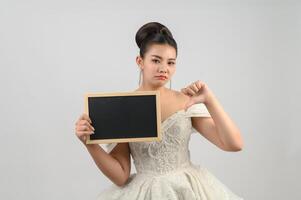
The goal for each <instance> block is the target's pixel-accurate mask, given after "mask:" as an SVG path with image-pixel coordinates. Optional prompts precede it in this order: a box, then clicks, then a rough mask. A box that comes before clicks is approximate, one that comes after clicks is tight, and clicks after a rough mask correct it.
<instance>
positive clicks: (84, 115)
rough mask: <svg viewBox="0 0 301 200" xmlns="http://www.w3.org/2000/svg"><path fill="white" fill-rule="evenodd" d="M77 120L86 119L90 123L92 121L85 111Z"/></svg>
mask: <svg viewBox="0 0 301 200" xmlns="http://www.w3.org/2000/svg"><path fill="white" fill-rule="evenodd" d="M79 120H88V121H89V122H90V123H91V124H92V121H91V119H90V117H89V116H88V115H87V114H86V113H83V114H82V115H81V116H80V118H79Z"/></svg>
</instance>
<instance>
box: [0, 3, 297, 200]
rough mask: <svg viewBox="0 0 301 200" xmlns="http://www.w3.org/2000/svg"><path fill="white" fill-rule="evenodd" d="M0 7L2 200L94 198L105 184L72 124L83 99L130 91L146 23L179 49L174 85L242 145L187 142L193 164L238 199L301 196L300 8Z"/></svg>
mask: <svg viewBox="0 0 301 200" xmlns="http://www.w3.org/2000/svg"><path fill="white" fill-rule="evenodd" d="M0 2H1V3H0V76H1V77H0V78H1V79H0V90H1V104H0V105H1V107H0V109H1V132H0V133H1V143H0V155H1V160H0V167H1V168H0V177H1V178H0V186H1V189H0V191H1V192H0V194H1V196H0V198H1V199H7V200H8V199H30V200H32V199H47V200H48V199H95V197H96V195H97V194H98V193H99V192H101V191H102V190H103V189H105V188H106V187H107V186H109V185H110V184H111V182H110V181H109V179H107V178H106V177H105V176H104V175H103V174H102V173H101V172H100V171H99V170H98V168H97V167H96V165H95V164H94V162H93V160H92V158H91V157H90V156H89V154H88V152H87V151H86V149H85V147H84V146H83V145H82V144H81V143H80V141H79V140H78V139H77V137H76V136H75V133H74V124H75V122H76V120H77V119H78V117H79V116H80V115H81V114H82V112H83V110H84V101H83V100H84V96H83V95H84V93H86V92H119V91H132V90H134V89H136V88H137V87H138V75H139V74H138V72H139V71H138V67H137V65H136V63H135V57H136V55H137V54H138V48H137V47H136V44H135V41H134V36H135V33H136V31H137V30H138V28H139V27H140V26H142V25H143V24H144V23H146V22H149V21H158V22H161V23H163V24H165V25H166V26H167V27H168V28H169V29H170V30H171V31H172V33H173V34H174V37H175V39H176V41H177V42H178V46H179V56H178V62H177V70H176V73H175V75H174V77H173V80H172V81H173V82H172V86H173V89H175V90H180V89H181V88H182V87H184V86H186V85H188V84H190V83H192V82H193V81H195V80H202V81H204V82H206V83H207V84H208V86H209V87H210V88H211V90H212V91H213V92H214V94H215V95H216V96H217V98H218V100H219V101H220V103H221V104H222V106H223V107H224V109H225V111H226V112H227V113H228V114H229V115H230V117H231V118H232V119H233V120H234V121H235V122H236V124H237V126H238V127H239V128H240V130H241V133H242V136H243V139H244V143H245V146H244V149H243V150H242V151H240V152H235V153H233V152H225V151H222V150H220V149H218V148H217V147H216V146H214V145H213V144H211V143H209V142H208V141H207V140H206V139H204V138H203V137H202V136H201V135H198V134H194V135H193V136H192V139H191V143H190V147H191V154H192V161H193V162H194V163H197V164H202V165H203V166H206V167H207V168H208V169H209V170H210V171H211V172H212V173H213V174H214V175H215V176H216V177H218V179H220V180H221V181H222V182H223V183H224V184H225V185H227V186H228V187H229V188H230V189H231V190H232V191H233V192H235V193H236V194H238V195H240V196H242V197H244V198H245V199H256V200H259V199H265V200H266V199H273V200H278V199H279V200H280V199H300V198H301V194H300V188H299V187H298V184H300V183H299V182H300V181H299V180H300V178H301V177H300V171H299V170H298V168H300V163H301V162H300V160H301V159H300V153H301V147H300V141H299V140H300V139H301V137H300V130H301V129H300V122H298V120H299V119H300V117H299V114H300V110H301V109H300V103H299V102H300V87H298V85H299V86H300V81H299V80H298V79H297V78H298V76H299V74H300V70H297V67H298V66H299V67H300V64H301V61H300V52H301V51H300V50H301V49H300V47H301V42H300V41H301V40H300V39H301V37H300V35H301V28H300V25H301V24H300V22H301V14H300V13H301V12H300V10H301V6H300V2H298V1H238V0H237V1H185V3H180V1H179V2H176V1H173V2H169V3H167V2H164V1H155V0H153V1H123V2H121V1H120V2H117V1H110V3H108V2H109V1H107V2H101V1H87V0H85V1H84V0H80V1H79V0H72V1H71V0H69V1H68V0H54V1H38V0H36V1H20V0H19V1H14V0H11V1H3V0H1V1H0ZM166 86H167V87H169V84H167V85H166ZM132 170H133V171H132V173H133V172H135V168H134V167H132Z"/></svg>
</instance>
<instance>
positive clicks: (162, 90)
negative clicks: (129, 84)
mask: <svg viewBox="0 0 301 200" xmlns="http://www.w3.org/2000/svg"><path fill="white" fill-rule="evenodd" d="M153 90H156V91H159V92H160V94H162V95H163V94H166V92H167V90H168V89H167V88H166V87H164V86H160V87H154V86H150V85H144V84H142V85H141V86H140V87H139V88H138V89H137V90H136V91H153Z"/></svg>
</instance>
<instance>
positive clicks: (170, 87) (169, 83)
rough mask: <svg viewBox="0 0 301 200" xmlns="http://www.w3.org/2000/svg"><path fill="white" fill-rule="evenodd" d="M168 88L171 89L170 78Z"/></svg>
mask: <svg viewBox="0 0 301 200" xmlns="http://www.w3.org/2000/svg"><path fill="white" fill-rule="evenodd" d="M169 89H171V79H170V81H169Z"/></svg>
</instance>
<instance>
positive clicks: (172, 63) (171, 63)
mask: <svg viewBox="0 0 301 200" xmlns="http://www.w3.org/2000/svg"><path fill="white" fill-rule="evenodd" d="M168 64H169V65H175V64H176V63H174V62H170V63H168Z"/></svg>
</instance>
